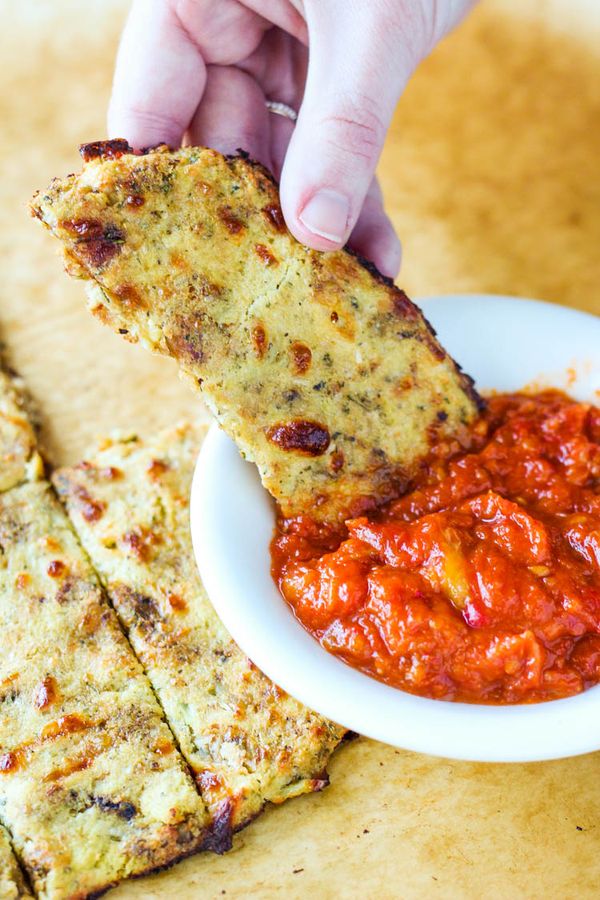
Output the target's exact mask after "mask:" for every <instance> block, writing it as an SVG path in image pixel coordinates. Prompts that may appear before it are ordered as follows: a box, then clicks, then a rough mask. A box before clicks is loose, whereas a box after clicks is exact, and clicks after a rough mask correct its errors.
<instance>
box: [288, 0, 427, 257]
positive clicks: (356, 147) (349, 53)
mask: <svg viewBox="0 0 600 900" xmlns="http://www.w3.org/2000/svg"><path fill="white" fill-rule="evenodd" d="M398 5H399V6H403V5H404V4H393V3H392V4H390V3H387V2H382V0H378V2H377V0H376V2H369V3H364V2H349V0H328V2H327V3H322V2H321V0H318V2H315V3H309V2H306V3H305V12H306V18H307V25H308V33H309V54H310V55H309V66H308V75H307V80H306V89H305V94H304V99H303V102H302V107H301V109H300V112H299V115H298V121H297V124H296V128H295V130H294V134H293V136H292V139H291V141H290V144H289V147H288V150H287V154H286V158H285V162H284V166H283V170H282V174H281V203H282V208H283V212H284V215H285V218H286V221H287V224H288V227H289V228H290V230H291V231H292V233H293V234H294V235H295V237H297V238H298V240H300V241H301V242H302V243H304V244H307V245H308V246H310V247H314V248H315V249H317V250H332V249H335V248H338V247H341V246H342V245H343V244H345V243H346V241H347V240H348V237H349V235H350V233H351V231H352V229H353V227H354V225H355V223H356V220H357V219H358V216H359V213H360V211H361V208H362V205H363V201H364V199H365V196H366V194H367V191H368V189H369V185H370V184H371V181H372V180H373V174H374V172H375V167H376V165H377V161H378V159H379V156H380V153H381V149H382V147H383V142H384V139H385V135H386V132H387V129H388V126H389V123H390V120H391V118H392V115H393V112H394V109H395V106H396V103H397V101H398V98H399V96H400V94H401V92H402V90H403V89H404V86H405V85H406V82H407V81H408V78H409V77H410V74H411V73H412V71H413V69H414V67H415V65H416V63H417V61H418V58H419V55H420V54H418V53H417V55H416V56H413V53H412V50H411V51H408V50H404V51H403V49H402V47H403V44H404V43H405V42H404V41H403V40H402V37H403V33H404V34H405V33H406V30H407V28H408V27H409V26H407V23H406V22H404V23H403V26H404V27H402V26H401V24H400V23H399V22H398V21H397V20H398V18H399V17H398V15H397V13H395V11H394V7H396V8H397V7H398ZM390 9H391V12H390ZM415 41H416V43H417V44H418V43H419V41H418V37H416V38H415Z"/></svg>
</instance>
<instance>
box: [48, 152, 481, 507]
mask: <svg viewBox="0 0 600 900" xmlns="http://www.w3.org/2000/svg"><path fill="white" fill-rule="evenodd" d="M115 144H116V146H115ZM83 156H84V159H85V165H84V169H83V171H82V173H81V174H80V175H73V176H69V177H68V178H66V179H63V180H55V181H54V182H53V183H52V185H51V186H50V188H49V189H48V190H47V191H46V192H40V193H39V194H38V195H37V196H36V197H35V198H34V201H33V204H32V210H33V213H34V215H36V216H38V217H39V218H40V219H41V220H42V221H43V222H44V223H45V224H46V225H47V226H48V228H50V229H51V231H52V232H53V233H54V234H55V235H56V236H57V237H58V238H59V239H60V240H61V241H62V242H63V243H64V248H65V257H66V261H67V269H68V271H70V272H71V274H73V275H75V276H76V277H81V278H84V279H86V280H87V281H88V283H89V297H90V306H91V309H92V312H93V313H94V314H95V315H97V316H98V317H99V318H100V319H101V320H102V321H103V322H105V323H106V324H109V325H111V326H112V327H113V328H114V329H115V330H116V331H118V332H119V333H121V334H123V335H124V336H125V337H126V338H127V339H128V340H134V341H135V340H141V341H142V342H143V343H145V344H146V345H147V346H149V347H150V348H151V349H152V350H155V351H157V352H159V353H163V354H166V355H170V356H173V357H174V358H175V359H176V360H177V361H178V363H179V365H180V367H181V370H182V371H183V372H184V373H185V374H186V375H187V376H189V378H190V380H191V381H192V383H193V385H194V386H195V387H198V386H200V387H201V390H202V392H203V396H204V398H205V400H206V402H207V403H208V405H209V406H210V407H211V409H212V410H213V412H214V413H215V415H216V416H217V418H218V419H219V421H220V423H221V424H222V426H223V428H224V429H225V430H226V431H227V432H228V434H230V435H231V436H232V437H233V438H234V440H235V441H236V442H237V443H238V445H239V446H240V448H241V450H242V452H243V453H244V455H245V456H246V457H247V458H248V459H251V460H253V461H255V462H256V463H257V465H258V467H259V470H260V473H261V476H262V479H263V483H264V484H265V486H266V487H267V489H268V490H269V491H270V492H271V494H272V495H273V496H274V497H275V498H276V499H277V500H278V502H279V504H280V506H281V507H282V511H283V513H284V514H285V515H288V514H295V513H300V512H303V511H307V510H311V511H312V513H313V514H316V515H317V516H318V517H320V518H323V519H326V518H327V519H334V518H336V517H343V516H347V515H349V514H356V513H357V512H358V511H360V509H361V508H364V505H365V503H366V502H368V501H367V498H371V499H373V498H375V499H379V500H384V499H386V498H388V497H389V496H392V495H395V494H397V493H398V492H399V491H400V490H401V489H402V488H403V487H404V486H405V484H406V481H407V479H408V478H410V477H411V476H412V475H413V474H414V473H415V471H416V469H417V467H418V465H419V462H420V460H421V459H422V458H423V456H424V455H425V454H426V453H427V450H428V449H429V447H430V445H431V442H432V441H435V440H436V438H437V436H438V435H439V436H441V437H443V436H447V435H448V434H450V433H456V432H457V431H460V429H461V428H463V427H464V426H465V425H467V424H468V423H469V422H470V421H471V420H472V419H473V418H474V416H475V415H476V413H477V409H478V398H477V396H476V394H475V392H474V390H473V386H472V383H471V381H470V379H468V378H467V377H466V376H465V375H463V374H462V373H461V372H460V369H459V368H458V367H457V366H456V364H455V363H454V362H453V361H452V360H451V359H450V358H449V357H448V355H447V354H446V353H445V351H444V350H443V348H442V347H440V345H439V343H438V342H437V340H436V338H435V335H434V332H433V331H432V329H431V328H430V326H429V325H428V323H427V322H426V321H425V319H424V318H423V316H422V314H421V312H420V311H419V310H418V309H417V308H416V307H415V306H414V304H412V303H411V301H410V300H409V299H408V298H407V297H406V295H405V294H404V293H403V292H402V291H401V290H399V289H398V288H397V287H396V286H395V285H394V284H393V283H392V282H391V281H390V280H389V279H387V278H384V277H383V276H382V275H381V274H380V273H379V272H377V270H376V269H375V268H374V267H373V266H372V265H370V264H368V263H366V262H365V261H364V260H362V259H360V258H358V257H357V256H356V255H354V254H351V253H349V252H348V251H345V250H344V251H339V252H334V253H319V252H317V251H313V250H309V249H307V248H306V247H303V246H302V245H301V244H299V243H298V242H297V241H296V240H295V239H294V238H293V237H292V235H291V234H290V233H289V232H288V231H287V228H286V227H285V223H284V220H283V217H282V214H281V209H280V206H279V197H278V191H277V186H276V184H275V182H274V181H273V179H272V177H271V176H270V174H269V173H268V172H267V171H266V170H265V169H264V168H263V167H262V166H260V165H258V164H257V163H255V162H253V161H252V160H250V159H248V158H247V157H246V156H245V155H239V156H235V157H223V156H222V155H221V154H219V153H217V152H215V151H213V150H207V149H203V148H198V147H186V148H183V149H181V150H176V151H170V150H168V148H166V147H160V148H157V149H156V150H153V151H150V152H148V153H146V154H144V155H135V154H133V153H132V152H129V148H126V147H124V146H123V144H122V142H114V141H113V142H108V143H107V144H106V147H105V150H103V149H102V144H101V143H98V144H93V145H86V146H85V148H84V150H83ZM74 223H75V224H74ZM86 228H87V231H86V230H85V229H86ZM440 414H441V415H440ZM298 421H302V422H310V423H313V424H314V426H315V428H317V429H319V431H315V432H314V434H321V435H323V436H324V435H325V434H328V435H329V436H330V439H329V441H328V442H327V443H326V442H325V438H324V437H322V438H321V439H320V440H319V441H317V442H316V443H315V442H314V441H312V439H311V441H310V446H311V448H312V449H311V451H310V452H307V449H306V445H305V444H303V443H302V442H301V441H296V440H292V441H287V440H283V441H274V440H273V439H272V437H273V434H274V433H275V432H274V431H273V429H277V430H278V431H277V433H279V434H281V435H283V436H285V434H286V429H287V430H288V431H289V430H290V427H292V430H293V423H295V422H298ZM316 450H319V452H316ZM342 460H343V464H341V463H340V461H342ZM317 501H318V505H317Z"/></svg>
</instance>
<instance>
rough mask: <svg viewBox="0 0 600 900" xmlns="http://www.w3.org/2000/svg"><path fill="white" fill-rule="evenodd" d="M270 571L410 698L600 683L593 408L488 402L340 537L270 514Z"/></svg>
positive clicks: (512, 697)
mask: <svg viewBox="0 0 600 900" xmlns="http://www.w3.org/2000/svg"><path fill="white" fill-rule="evenodd" d="M271 551H272V572H273V577H274V578H275V580H276V582H277V584H278V586H279V589H280V591H281V593H282V594H283V596H284V598H285V599H286V601H287V602H288V603H289V605H290V606H291V608H292V609H293V611H294V613H295V615H296V616H297V618H298V619H299V621H300V622H301V623H302V625H303V626H304V627H305V628H306V629H307V630H308V631H309V632H310V633H311V634H312V635H313V636H314V637H315V638H316V639H317V640H318V641H319V642H320V643H321V645H322V646H323V647H324V648H325V649H327V650H328V651H329V652H331V653H333V654H335V655H336V656H339V657H340V658H342V659H343V660H345V661H346V662H347V663H349V664H350V665H351V666H354V667H355V668H358V669H360V670H361V671H363V672H366V673H368V674H370V675H372V676H374V677H375V678H378V679H379V680H381V681H384V682H386V683H388V684H390V685H393V686H395V687H398V688H401V689H403V690H406V691H410V692H412V693H416V694H420V695H422V696H426V697H432V698H437V699H445V700H462V701H468V702H473V703H527V702H535V701H542V700H552V699H557V698H560V697H566V696H569V695H572V694H576V693H578V692H580V691H582V690H584V689H585V688H587V687H590V686H592V685H594V684H596V683H598V682H600V409H598V408H596V407H594V406H591V405H589V404H582V403H576V402H575V401H573V400H570V399H569V398H568V397H566V396H565V395H564V394H561V393H559V392H556V391H546V392H543V393H539V394H535V395H530V394H504V395H497V396H494V397H492V398H491V399H490V400H489V402H488V408H487V410H486V412H485V413H484V415H483V416H482V417H481V418H480V419H479V420H478V421H477V422H476V423H475V425H474V426H473V427H472V429H471V431H470V434H469V436H468V440H467V442H466V444H463V445H461V444H459V443H458V442H457V441H456V442H452V443H446V444H443V445H439V446H438V447H436V449H435V451H434V452H433V453H432V454H431V455H430V456H429V458H428V459H427V460H426V461H425V462H424V464H423V467H422V470H421V472H420V474H419V475H418V477H417V478H416V479H415V480H414V481H413V483H412V485H411V489H410V491H409V493H407V494H406V495H404V496H402V497H401V498H399V499H398V500H396V501H394V502H392V503H391V504H388V505H387V506H385V507H383V508H382V509H380V510H379V511H378V512H377V513H376V514H374V515H371V516H370V517H368V518H367V517H361V518H358V519H353V520H349V521H348V522H346V527H345V529H344V530H343V531H341V532H340V531H335V530H332V529H329V528H327V527H326V526H323V525H318V524H316V523H315V522H313V521H312V520H311V519H310V518H308V517H304V516H303V517H296V518H294V519H280V520H279V521H278V524H277V531H276V534H275V537H274V539H273V542H272V546H271Z"/></svg>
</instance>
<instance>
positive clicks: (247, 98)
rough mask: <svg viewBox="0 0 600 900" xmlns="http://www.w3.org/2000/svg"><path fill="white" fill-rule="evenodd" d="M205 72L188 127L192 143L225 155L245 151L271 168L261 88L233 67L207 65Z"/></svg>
mask: <svg viewBox="0 0 600 900" xmlns="http://www.w3.org/2000/svg"><path fill="white" fill-rule="evenodd" d="M206 72H207V79H206V88H205V90H204V95H203V97H202V102H201V103H200V106H199V107H198V109H197V110H196V112H195V114H194V117H193V119H192V122H191V125H190V129H189V137H190V141H191V143H192V144H200V145H202V146H205V147H212V148H213V149H215V150H219V151H220V152H221V153H225V154H228V153H235V152H236V151H237V150H238V149H242V150H246V152H247V153H249V154H250V156H251V157H252V158H253V159H257V160H259V161H260V162H262V163H263V165H265V166H267V167H270V166H271V154H270V146H269V121H268V117H267V109H266V107H265V95H264V94H263V92H262V90H261V89H260V87H259V86H258V85H257V83H256V82H255V81H254V79H253V78H251V77H250V75H248V74H247V73H246V72H241V71H240V70H239V69H236V68H235V66H208V67H207V70H206Z"/></svg>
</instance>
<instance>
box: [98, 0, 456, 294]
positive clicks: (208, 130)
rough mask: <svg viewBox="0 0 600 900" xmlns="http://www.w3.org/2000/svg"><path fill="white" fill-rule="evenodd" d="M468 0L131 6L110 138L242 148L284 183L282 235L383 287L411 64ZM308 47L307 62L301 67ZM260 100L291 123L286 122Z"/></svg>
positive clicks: (200, 0) (392, 254)
mask: <svg viewBox="0 0 600 900" xmlns="http://www.w3.org/2000/svg"><path fill="white" fill-rule="evenodd" d="M472 2H473V0H444V2H441V3H440V2H439V0H438V2H436V0H304V2H303V0H134V2H133V6H132V9H131V12H130V15H129V19H128V21H127V24H126V26H125V30H124V32H123V37H122V40H121V46H120V49H119V54H118V57H117V65H116V71H115V79H114V86H113V94H112V98H111V102H110V109H109V117H108V121H109V134H110V136H111V137H124V138H127V139H128V140H129V142H130V144H132V145H133V146H134V147H136V148H141V147H151V146H154V145H156V144H158V143H163V142H164V143H167V144H169V145H171V146H179V144H180V143H181V142H182V140H184V137H186V136H187V140H188V141H189V142H191V143H193V144H201V145H205V146H208V147H213V148H215V149H217V150H220V151H221V152H223V153H234V152H235V151H236V149H237V148H239V147H241V148H243V149H244V150H247V151H248V152H249V153H250V155H251V156H252V157H254V158H256V159H258V160H260V161H261V162H262V163H264V165H266V166H267V167H268V168H270V169H271V170H272V171H273V172H274V173H275V175H276V176H277V177H278V178H280V181H281V188H280V190H281V204H282V208H283V213H284V216H285V219H286V221H287V224H288V227H289V229H290V231H291V232H292V233H293V234H294V235H295V236H296V237H297V238H298V240H299V241H302V243H304V244H307V245H308V246H309V247H314V248H315V249H317V250H333V249H336V248H339V247H341V246H342V245H343V244H345V243H346V242H347V241H349V242H350V244H351V246H353V247H354V248H355V249H356V250H358V251H359V252H360V253H362V254H363V255H364V256H366V257H368V258H369V259H371V260H373V262H374V263H375V264H376V265H377V266H378V267H379V268H380V269H381V271H382V272H384V273H385V274H387V275H390V276H392V277H394V276H395V275H396V274H397V272H398V269H399V267H400V243H399V241H398V238H397V237H396V234H395V232H394V229H393V227H392V224H391V222H390V220H389V219H388V218H387V216H386V214H385V212H384V210H383V202H382V196H381V191H380V188H379V185H378V183H377V180H376V178H375V177H374V173H375V166H376V165H377V161H378V159H379V155H380V153H381V149H382V146H383V141H384V139H385V135H386V131H387V129H388V127H389V123H390V120H391V117H392V115H393V112H394V108H395V106H396V103H397V102H398V99H399V97H400V94H401V93H402V91H403V89H404V87H405V85H406V82H407V81H408V79H409V77H410V75H411V74H412V72H413V70H414V68H415V66H416V65H417V64H418V63H419V61H420V60H421V59H422V58H423V57H424V56H426V55H427V53H428V52H429V51H430V50H431V49H432V47H433V46H434V44H435V43H436V42H437V41H438V40H439V39H440V38H441V37H442V36H443V35H444V34H445V33H446V32H447V31H448V30H449V29H450V28H451V27H452V26H453V25H454V24H456V22H458V20H459V19H460V18H461V17H462V15H463V13H464V12H465V11H466V10H467V8H468V7H469V6H471V5H472ZM309 49H310V59H309ZM265 99H270V100H279V101H282V102H284V103H286V104H288V105H289V106H291V107H292V108H294V109H296V110H298V111H299V115H298V121H297V123H296V126H295V127H294V125H293V123H292V122H291V121H290V120H288V119H285V118H283V117H281V116H277V115H274V114H272V113H269V112H268V111H267V109H266V107H265Z"/></svg>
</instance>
